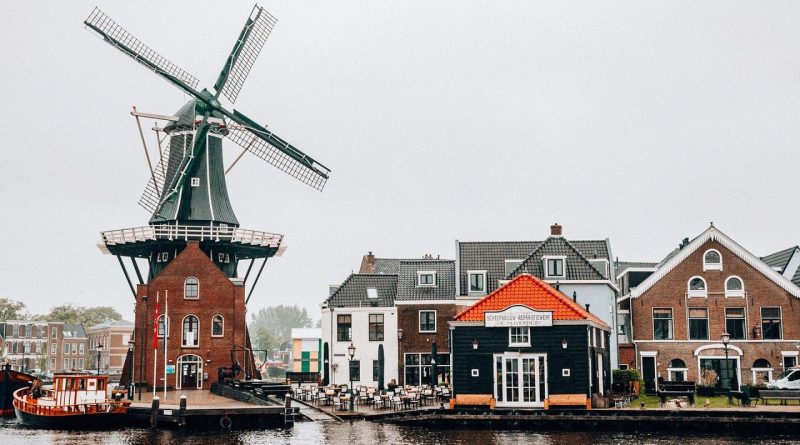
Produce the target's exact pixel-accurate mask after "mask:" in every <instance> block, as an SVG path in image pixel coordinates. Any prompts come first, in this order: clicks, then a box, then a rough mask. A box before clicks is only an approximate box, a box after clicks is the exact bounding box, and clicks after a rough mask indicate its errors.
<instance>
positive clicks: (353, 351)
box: [347, 342, 356, 411]
mask: <svg viewBox="0 0 800 445" xmlns="http://www.w3.org/2000/svg"><path fill="white" fill-rule="evenodd" d="M347 355H349V356H350V363H349V364H350V367H349V369H348V374H350V411H353V403H354V402H355V400H354V399H355V392H354V391H353V357H354V356H355V355H356V347H355V346H353V343H352V342H351V343H350V346H348V347H347Z"/></svg>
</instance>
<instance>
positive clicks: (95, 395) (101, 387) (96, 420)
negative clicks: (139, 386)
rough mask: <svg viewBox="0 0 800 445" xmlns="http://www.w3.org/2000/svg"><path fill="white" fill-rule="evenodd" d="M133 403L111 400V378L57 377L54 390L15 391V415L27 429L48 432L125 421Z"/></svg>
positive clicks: (23, 389)
mask: <svg viewBox="0 0 800 445" xmlns="http://www.w3.org/2000/svg"><path fill="white" fill-rule="evenodd" d="M130 403H131V402H130V401H122V400H119V398H118V399H117V400H114V399H109V398H108V376H105V375H91V374H56V375H55V376H53V388H52V389H42V388H41V386H40V385H39V386H38V387H37V386H36V385H34V386H33V387H26V388H20V389H18V390H16V391H14V413H15V414H16V416H17V419H19V421H20V423H22V424H23V425H25V426H31V427H38V428H49V429H73V428H105V427H112V426H117V425H119V424H120V422H121V421H122V420H124V417H125V416H124V414H125V413H126V412H127V411H128V406H129V405H130Z"/></svg>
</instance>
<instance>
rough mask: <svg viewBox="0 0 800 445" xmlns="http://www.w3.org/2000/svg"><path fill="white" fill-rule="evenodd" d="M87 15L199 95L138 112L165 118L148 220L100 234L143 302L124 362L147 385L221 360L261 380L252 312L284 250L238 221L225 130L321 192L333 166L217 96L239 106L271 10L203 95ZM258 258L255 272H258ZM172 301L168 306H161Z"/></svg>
mask: <svg viewBox="0 0 800 445" xmlns="http://www.w3.org/2000/svg"><path fill="white" fill-rule="evenodd" d="M84 23H85V24H86V26H87V27H88V28H89V29H91V30H92V31H94V32H96V33H97V34H99V35H100V36H101V37H102V38H103V40H105V41H106V42H107V43H109V44H111V45H112V46H114V47H115V48H117V49H118V50H120V51H122V52H123V53H124V54H127V55H128V56H130V57H132V58H133V59H134V60H136V61H137V62H139V63H141V64H143V65H145V66H146V67H147V68H148V69H150V70H152V71H153V72H155V73H156V74H157V75H158V76H161V77H162V78H164V79H166V80H167V81H168V82H170V83H171V84H173V85H175V86H177V87H178V88H179V89H181V90H182V91H184V92H185V93H186V94H188V95H189V96H190V97H191V98H192V99H191V100H189V102H187V103H186V104H185V105H184V106H183V107H181V108H180V109H179V110H178V112H177V113H175V115H172V116H163V115H147V114H144V113H138V114H137V113H134V114H135V115H136V116H137V119H138V116H140V115H141V116H145V117H150V118H155V119H159V120H163V121H165V126H164V127H163V130H164V132H165V133H166V135H167V137H168V139H169V140H168V143H167V146H166V148H165V149H164V150H163V151H162V150H161V145H160V144H159V153H158V159H159V161H158V163H157V164H156V167H155V168H153V167H152V163H151V162H150V156H149V155H148V165H150V166H151V168H150V180H149V182H148V184H147V186H146V188H145V192H144V194H143V195H142V198H141V199H140V201H139V204H140V205H141V206H142V207H144V208H145V209H147V210H148V212H150V214H151V217H150V220H149V223H148V225H147V226H143V227H136V228H130V229H121V230H111V231H106V232H102V234H101V235H102V240H103V244H102V246H101V247H102V249H103V250H105V251H106V252H107V253H110V254H113V255H115V256H116V257H117V259H118V260H119V263H120V266H121V267H122V270H123V272H124V273H125V277H126V279H127V280H128V284H129V286H130V288H131V292H132V293H133V295H134V298H135V299H136V305H135V313H136V328H135V332H134V337H135V340H134V345H135V348H133V350H132V351H131V352H129V354H128V357H127V359H126V363H125V369H126V371H127V372H133V374H134V378H135V380H136V381H138V382H143V384H144V385H145V386H154V385H155V386H159V387H161V386H163V385H166V386H167V387H173V388H177V389H190V388H191V389H194V388H208V387H210V383H211V381H213V380H216V370H217V368H220V367H235V368H237V369H241V370H242V371H243V372H244V374H245V375H246V376H255V375H257V374H258V372H257V370H256V369H255V361H254V356H253V352H252V347H251V346H250V337H249V334H248V333H247V323H246V321H247V320H246V317H245V315H246V309H245V308H246V304H247V302H248V300H249V299H250V296H251V295H252V290H253V287H254V286H255V284H256V282H257V281H258V278H259V276H260V275H261V272H262V271H263V269H264V266H265V264H266V261H267V259H269V258H271V257H273V256H275V255H276V254H278V253H279V252H280V251H281V242H282V238H283V237H282V235H277V234H273V233H268V232H262V231H255V230H246V229H243V228H241V227H240V225H239V221H238V219H237V218H236V215H235V214H234V211H233V206H232V205H231V203H230V200H229V198H228V191H227V186H226V183H225V175H226V173H227V170H226V169H225V168H224V166H223V159H222V141H223V139H225V138H227V139H230V140H232V141H233V142H234V143H236V144H237V145H239V146H241V147H242V149H243V151H242V153H241V154H239V157H241V156H242V155H243V154H244V153H245V152H250V153H252V154H254V155H256V156H257V157H259V158H261V159H263V160H265V161H267V162H268V163H270V164H272V165H273V166H275V167H277V168H278V169H280V170H282V171H284V172H286V173H288V174H289V175H291V176H293V177H295V178H297V179H299V180H300V181H302V182H304V183H306V184H308V185H309V186H311V187H313V188H315V189H318V190H320V191H321V190H322V188H323V187H324V186H325V182H326V181H327V179H328V177H329V174H330V170H329V169H328V168H326V167H325V166H324V165H322V164H320V163H318V162H316V161H315V160H314V159H312V158H311V157H310V156H308V155H306V154H304V153H303V152H302V151H300V150H298V149H297V148H295V147H294V146H292V145H291V144H289V143H288V142H286V141H285V140H283V139H281V138H280V137H278V136H277V135H276V134H275V133H273V132H272V131H270V130H267V129H266V128H265V127H264V126H261V125H259V124H257V123H256V122H255V121H253V120H252V119H250V118H248V117H247V116H245V115H244V114H242V113H240V112H239V111H237V110H233V111H230V110H228V109H226V108H224V107H223V106H222V104H221V103H220V95H223V96H225V97H226V98H227V99H228V100H229V101H230V103H231V104H232V103H233V102H235V101H236V98H237V96H238V95H239V91H240V89H241V88H242V85H243V83H244V81H245V79H246V78H247V75H248V73H249V71H250V68H251V67H252V66H253V63H254V62H255V60H256V58H257V56H258V54H259V52H260V51H261V48H262V47H263V45H264V43H265V42H266V39H267V37H268V36H269V34H270V32H271V30H272V28H273V26H274V24H275V18H274V17H272V16H271V15H270V14H269V13H268V12H267V11H265V10H264V9H263V8H261V7H259V6H258V5H256V6H255V7H254V8H253V11H252V12H251V14H250V16H249V17H248V19H247V22H246V23H245V26H244V28H243V29H242V32H241V33H240V35H239V37H238V39H237V40H236V43H235V45H234V48H233V51H232V52H231V54H230V55H229V56H228V58H227V60H226V61H225V65H224V66H223V68H222V72H221V73H220V75H219V77H218V79H217V81H216V83H215V84H214V87H213V88H214V91H215V93H213V94H212V93H211V92H210V91H208V90H207V89H203V90H201V91H198V90H197V84H198V80H197V79H196V78H195V77H193V76H191V75H190V74H188V73H187V72H186V71H184V70H182V69H180V68H178V67H177V66H176V65H174V64H173V63H171V62H169V61H168V60H166V59H164V58H163V57H161V56H159V55H158V54H157V53H156V52H155V51H153V50H152V49H150V48H149V47H147V46H146V45H144V44H143V43H142V42H140V41H139V40H138V39H136V38H135V37H133V36H132V35H130V34H129V33H128V32H127V31H125V30H124V29H123V28H121V27H120V26H119V25H117V24H116V23H115V22H114V21H113V20H111V19H110V18H109V17H108V16H106V15H105V14H104V13H103V12H102V11H100V10H99V9H97V8H95V9H94V11H92V13H91V14H90V15H89V17H88V18H87V19H86V21H85V22H84ZM145 153H147V149H145ZM239 157H237V158H236V160H237V161H238V159H239ZM234 163H235V161H234ZM231 167H232V165H231ZM228 170H230V167H228ZM123 257H127V258H129V259H130V267H132V272H134V273H135V278H136V279H137V280H138V281H137V283H136V284H135V285H134V283H133V282H132V278H131V277H132V275H133V273H130V272H129V270H128V268H126V266H125V262H124V261H123ZM243 261H244V263H243V266H244V265H247V271H246V273H245V274H244V276H243V277H240V276H239V267H238V266H239V263H240V262H243ZM257 262H260V266H258V267H257V269H258V272H257V273H254V274H251V272H253V266H254V265H256V264H257ZM140 263H146V267H142V266H141V264H140ZM143 271H144V272H145V273H144V274H143V273H142V272H143ZM252 275H255V277H254V278H252V282H251V281H249V280H250V279H251V276H252ZM247 286H249V288H250V290H249V292H246V288H247ZM167 296H168V297H167ZM157 298H158V299H159V304H158V305H157V304H156V299H157ZM167 298H168V305H169V308H168V312H167V313H166V314H164V310H165V307H166V304H167ZM159 305H160V315H159V317H158V325H157V332H156V329H155V327H156V321H155V319H156V307H157V306H159ZM156 351H160V352H159V353H158V354H157V353H156ZM164 351H166V352H164ZM156 357H158V363H156V361H155V360H156ZM234 365H235V366H234ZM165 369H166V370H170V371H172V372H170V373H167V372H166V371H165ZM123 377H125V376H123ZM240 377H241V376H240ZM164 380H166V381H164Z"/></svg>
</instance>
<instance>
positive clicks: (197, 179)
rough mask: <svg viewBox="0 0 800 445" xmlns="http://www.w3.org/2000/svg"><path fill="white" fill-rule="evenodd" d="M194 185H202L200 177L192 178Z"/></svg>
mask: <svg viewBox="0 0 800 445" xmlns="http://www.w3.org/2000/svg"><path fill="white" fill-rule="evenodd" d="M192 187H200V178H192Z"/></svg>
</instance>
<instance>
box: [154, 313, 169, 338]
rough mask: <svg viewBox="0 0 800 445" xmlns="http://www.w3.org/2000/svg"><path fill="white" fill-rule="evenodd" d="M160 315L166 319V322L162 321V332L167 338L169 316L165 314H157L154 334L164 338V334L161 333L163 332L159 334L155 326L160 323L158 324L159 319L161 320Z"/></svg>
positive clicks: (159, 322)
mask: <svg viewBox="0 0 800 445" xmlns="http://www.w3.org/2000/svg"><path fill="white" fill-rule="evenodd" d="M161 317H164V318H165V320H166V323H164V334H166V336H167V338H169V322H170V317H169V316H168V315H167V314H160V315H159V316H158V319H157V321H156V335H157V336H158V338H164V335H163V334H159V333H158V327H157V326H158V325H160V324H161V321H160V320H161Z"/></svg>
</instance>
